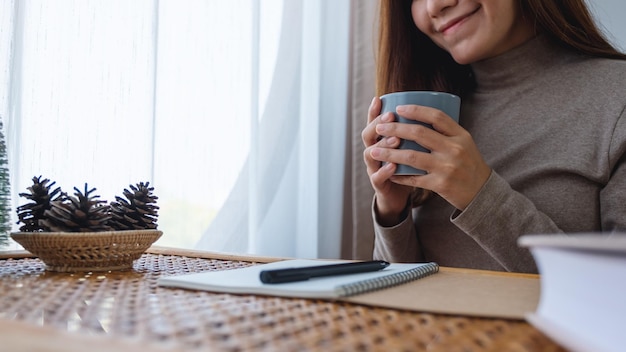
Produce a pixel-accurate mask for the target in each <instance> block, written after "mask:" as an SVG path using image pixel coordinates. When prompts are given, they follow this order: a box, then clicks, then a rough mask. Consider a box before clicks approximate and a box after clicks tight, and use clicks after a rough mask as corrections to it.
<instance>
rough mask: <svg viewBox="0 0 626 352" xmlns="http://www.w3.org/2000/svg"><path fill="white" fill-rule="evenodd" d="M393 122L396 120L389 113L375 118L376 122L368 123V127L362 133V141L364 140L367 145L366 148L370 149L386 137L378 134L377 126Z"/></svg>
mask: <svg viewBox="0 0 626 352" xmlns="http://www.w3.org/2000/svg"><path fill="white" fill-rule="evenodd" d="M393 120H394V115H393V113H390V112H388V113H384V114H382V115H379V116H377V117H375V118H374V120H372V121H371V122H370V123H368V124H367V126H365V128H364V129H363V131H362V132H361V139H362V140H363V143H364V144H365V146H368V147H369V146H371V145H373V144H375V143H377V142H379V141H380V140H381V139H382V137H384V135H381V134H379V133H378V132H376V126H378V125H379V124H380V123H389V122H391V121H393Z"/></svg>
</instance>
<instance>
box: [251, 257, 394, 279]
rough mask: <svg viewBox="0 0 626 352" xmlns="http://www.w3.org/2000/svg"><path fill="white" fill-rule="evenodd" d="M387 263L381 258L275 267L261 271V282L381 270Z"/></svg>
mask: <svg viewBox="0 0 626 352" xmlns="http://www.w3.org/2000/svg"><path fill="white" fill-rule="evenodd" d="M388 266H389V263H387V262H385V261H382V260H372V261H365V262H349V263H342V264H331V265H318V266H307V267H302V268H289V269H276V270H263V271H261V282H263V283H266V284H279V283H284V282H294V281H304V280H308V279H310V278H312V277H320V276H332V275H346V274H356V273H364V272H369V271H378V270H382V269H384V268H386V267H388Z"/></svg>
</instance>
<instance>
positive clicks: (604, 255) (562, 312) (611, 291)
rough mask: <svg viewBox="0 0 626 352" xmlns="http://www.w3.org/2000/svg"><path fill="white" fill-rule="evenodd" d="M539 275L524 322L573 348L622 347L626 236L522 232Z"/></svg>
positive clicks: (606, 350)
mask: <svg viewBox="0 0 626 352" xmlns="http://www.w3.org/2000/svg"><path fill="white" fill-rule="evenodd" d="M519 244H520V245H521V246H525V247H529V249H530V250H531V252H532V254H533V256H534V258H535V261H536V262H537V267H538V269H539V274H540V284H541V291H540V299H539V305H538V307H537V310H536V311H535V312H534V313H531V314H529V315H528V316H527V320H528V321H529V322H530V323H531V324H532V325H534V326H535V327H537V328H538V329H539V330H541V331H543V332H544V333H545V334H546V335H548V336H549V337H551V338H552V339H554V340H555V341H556V342H558V343H560V344H561V345H563V346H564V347H566V348H568V349H569V350H572V351H596V352H603V351H604V352H612V351H624V350H625V349H626V235H624V234H622V235H617V234H614V235H606V234H579V235H535V236H530V235H529V236H523V237H521V238H520V240H519Z"/></svg>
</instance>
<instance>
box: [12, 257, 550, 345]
mask: <svg viewBox="0 0 626 352" xmlns="http://www.w3.org/2000/svg"><path fill="white" fill-rule="evenodd" d="M249 265H255V263H251V262H244V261H236V260H218V259H201V258H189V257H184V256H173V255H163V254H144V255H143V256H142V257H141V258H140V259H138V260H137V261H136V262H135V264H134V266H133V270H131V271H122V272H106V273H54V272H49V271H45V266H44V264H43V263H42V262H41V261H40V260H39V259H36V258H23V259H5V260H0V319H11V320H19V321H23V322H27V323H29V324H34V325H38V326H40V325H44V326H50V327H54V328H57V329H62V330H66V331H71V332H76V333H80V334H91V335H94V334H104V335H109V336H113V337H120V338H125V339H133V340H139V341H145V342H150V343H153V344H154V343H158V344H160V345H161V346H166V347H167V346H171V347H175V348H177V349H182V350H185V351H194V350H198V351H200V350H202V351H250V350H267V351H310V350H316V351H317V350H323V351H466V352H473V351H562V349H561V348H560V347H559V346H557V345H556V344H554V343H553V342H552V341H551V340H549V339H548V338H547V337H545V336H544V335H543V334H541V333H540V332H539V331H537V330H535V329H534V328H533V327H531V326H530V325H528V324H527V323H525V322H523V321H509V320H498V319H480V318H469V317H454V316H446V315H438V314H426V313H415V312H407V311H398V310H391V309H383V308H371V307H366V306H360V305H354V304H350V303H336V302H328V301H318V300H305V299H288V298H276V297H262V296H252V295H231V294H218V293H211V292H200V291H190V290H182V289H171V288H163V287H158V286H157V279H158V278H159V277H160V276H167V275H178V274H184V273H194V272H202V271H210V270H229V269H233V268H239V267H245V266H249Z"/></svg>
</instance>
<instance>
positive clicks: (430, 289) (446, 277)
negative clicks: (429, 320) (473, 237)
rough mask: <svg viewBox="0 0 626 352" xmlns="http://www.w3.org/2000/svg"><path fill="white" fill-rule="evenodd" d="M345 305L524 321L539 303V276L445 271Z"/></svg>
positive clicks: (377, 292) (474, 271)
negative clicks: (356, 304) (355, 304)
mask: <svg viewBox="0 0 626 352" xmlns="http://www.w3.org/2000/svg"><path fill="white" fill-rule="evenodd" d="M341 300H342V301H347V302H352V303H358V304H365V305H369V306H376V307H386V308H395V309H402V310H411V311H421V312H430V313H443V314H454V315H467V316H476V317H488V318H505V319H520V320H522V319H524V318H525V315H526V314H528V313H530V312H534V311H535V310H536V308H537V304H538V302H539V276H538V275H533V274H516V273H500V272H493V271H483V270H471V269H456V268H445V267H442V268H440V269H439V272H438V273H437V274H434V275H430V276H428V277H425V278H422V279H419V280H416V281H411V282H408V283H405V284H402V285H399V286H395V287H391V288H387V289H383V290H379V291H373V292H369V293H364V294H360V295H357V296H351V297H345V298H342V299H341Z"/></svg>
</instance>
